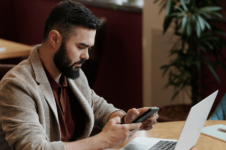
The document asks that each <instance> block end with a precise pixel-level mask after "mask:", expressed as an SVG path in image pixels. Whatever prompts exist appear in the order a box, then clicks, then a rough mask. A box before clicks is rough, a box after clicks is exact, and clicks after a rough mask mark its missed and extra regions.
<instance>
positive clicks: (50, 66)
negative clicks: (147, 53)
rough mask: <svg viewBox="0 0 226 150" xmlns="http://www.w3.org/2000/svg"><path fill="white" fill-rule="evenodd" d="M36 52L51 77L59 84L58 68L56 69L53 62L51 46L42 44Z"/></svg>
mask: <svg viewBox="0 0 226 150" xmlns="http://www.w3.org/2000/svg"><path fill="white" fill-rule="evenodd" d="M38 54H39V57H40V59H41V61H42V64H43V65H44V66H45V68H46V70H47V71H48V72H49V74H50V75H51V76H52V78H53V79H54V80H55V81H56V82H57V83H58V84H59V82H60V77H61V73H60V72H59V70H58V69H57V67H56V66H55V64H54V62H53V56H54V52H53V50H52V49H51V47H50V46H48V45H47V44H46V45H45V44H44V45H43V44H42V45H41V46H40V48H39V50H38Z"/></svg>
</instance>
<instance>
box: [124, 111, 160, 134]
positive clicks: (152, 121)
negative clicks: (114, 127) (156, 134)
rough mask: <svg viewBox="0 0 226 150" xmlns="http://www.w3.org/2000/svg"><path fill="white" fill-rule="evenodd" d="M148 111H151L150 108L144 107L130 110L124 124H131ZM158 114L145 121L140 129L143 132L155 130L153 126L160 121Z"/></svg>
mask: <svg viewBox="0 0 226 150" xmlns="http://www.w3.org/2000/svg"><path fill="white" fill-rule="evenodd" d="M148 109H150V107H144V108H139V109H136V108H133V109H130V110H128V112H127V114H126V116H125V118H124V122H125V123H126V124H129V123H131V122H132V121H133V120H135V119H136V118H137V117H139V116H140V115H142V114H143V113H144V112H145V111H147V110H148ZM158 117H159V116H158V113H155V114H154V115H152V116H151V117H149V118H148V119H147V120H146V121H144V122H143V123H142V126H141V127H140V129H141V130H150V129H152V128H153V125H154V124H156V123H157V119H158Z"/></svg>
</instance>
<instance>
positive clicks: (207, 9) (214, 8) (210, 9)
mask: <svg viewBox="0 0 226 150" xmlns="http://www.w3.org/2000/svg"><path fill="white" fill-rule="evenodd" d="M219 10H221V7H216V6H208V7H202V8H200V9H199V10H198V11H199V12H203V11H205V12H212V11H219Z"/></svg>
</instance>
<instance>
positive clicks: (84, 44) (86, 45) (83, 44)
mask: <svg viewBox="0 0 226 150" xmlns="http://www.w3.org/2000/svg"><path fill="white" fill-rule="evenodd" d="M79 45H82V46H85V47H93V45H88V44H86V43H79Z"/></svg>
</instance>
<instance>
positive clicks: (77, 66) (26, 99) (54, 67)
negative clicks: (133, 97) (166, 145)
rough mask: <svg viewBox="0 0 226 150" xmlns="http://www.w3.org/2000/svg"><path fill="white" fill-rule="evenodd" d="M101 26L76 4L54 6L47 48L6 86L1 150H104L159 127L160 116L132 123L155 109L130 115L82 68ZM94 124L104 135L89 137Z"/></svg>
mask: <svg viewBox="0 0 226 150" xmlns="http://www.w3.org/2000/svg"><path fill="white" fill-rule="evenodd" d="M99 26H100V21H99V19H98V18H96V17H95V16H94V15H93V14H92V12H91V11H90V10H88V9H87V8H85V7H84V6H83V5H82V4H80V3H77V2H75V1H71V0H66V1H62V2H60V3H59V4H58V5H56V6H55V7H54V8H53V10H52V11H51V13H50V14H49V16H48V18H47V20H46V24H45V28H44V34H43V41H42V44H41V45H37V46H36V47H35V48H34V49H33V50H32V51H31V54H30V56H29V58H28V59H27V60H24V61H22V62H21V63H20V64H18V65H17V66H16V67H14V68H13V69H12V70H10V71H9V72H8V73H7V74H6V75H5V76H4V78H3V79H2V81H1V82H0V145H1V146H0V150H14V149H15V150H34V149H35V150H38V149H39V150H64V149H66V150H72V149H76V150H100V149H104V148H110V147H114V146H116V145H119V144H121V143H123V142H124V141H125V140H126V139H127V138H129V137H131V136H132V135H133V134H134V133H135V132H136V131H137V130H139V129H141V130H150V129H151V128H152V125H153V124H155V123H156V119H157V118H158V115H157V114H155V115H154V116H152V117H150V118H149V119H148V120H147V121H145V122H144V123H134V124H130V123H131V122H132V121H133V120H134V119H135V118H137V117H138V116H139V115H141V114H142V113H143V112H145V111H146V110H147V109H149V108H140V109H135V108H134V109H130V110H128V112H127V113H125V112H124V111H122V110H120V109H117V108H115V107H114V106H113V105H112V104H108V103H107V101H106V100H105V99H103V98H102V97H99V96H98V95H97V94H96V93H95V92H94V91H93V90H92V89H90V87H89V85H88V82H87V79H86V77H85V75H84V73H83V71H82V70H81V66H82V64H83V63H84V62H85V61H86V60H88V59H89V53H88V51H89V49H91V48H92V46H93V45H94V39H95V35H96V29H97V28H98V27H99ZM121 121H122V122H124V123H125V124H121ZM94 126H97V127H99V128H100V129H102V131H101V132H100V133H99V134H97V135H95V136H92V137H89V136H90V133H91V131H92V129H93V127H94Z"/></svg>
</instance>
